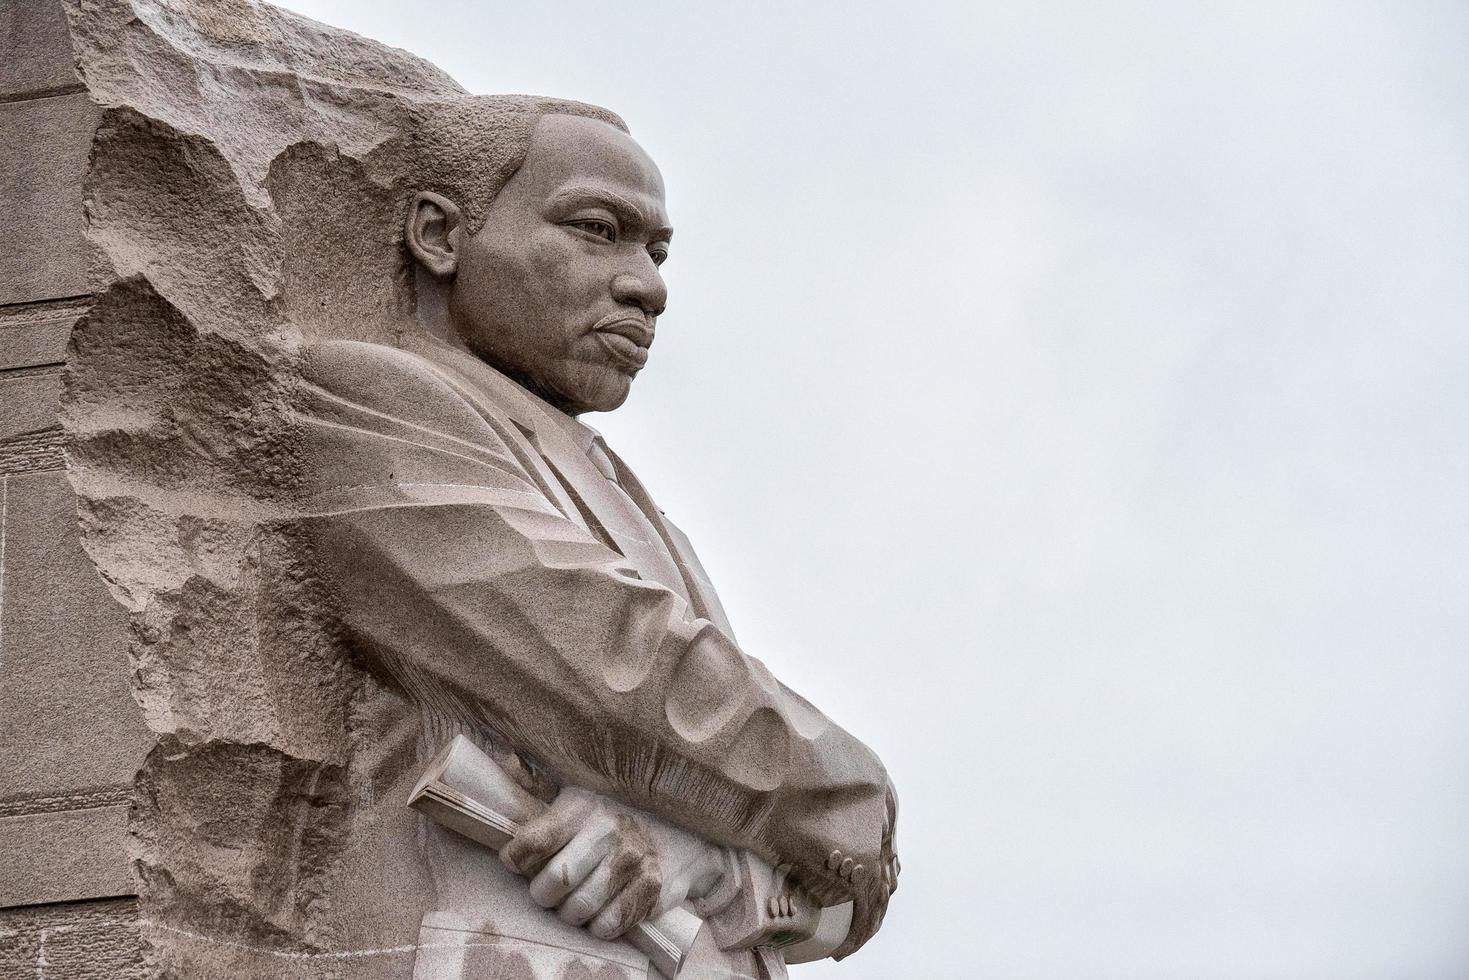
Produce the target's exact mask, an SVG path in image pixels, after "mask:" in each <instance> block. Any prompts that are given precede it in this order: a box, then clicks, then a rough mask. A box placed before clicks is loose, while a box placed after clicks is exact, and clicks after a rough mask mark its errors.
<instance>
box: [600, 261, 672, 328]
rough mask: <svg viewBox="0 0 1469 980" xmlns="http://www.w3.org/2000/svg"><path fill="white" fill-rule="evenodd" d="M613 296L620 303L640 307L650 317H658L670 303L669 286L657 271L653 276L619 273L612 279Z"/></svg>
mask: <svg viewBox="0 0 1469 980" xmlns="http://www.w3.org/2000/svg"><path fill="white" fill-rule="evenodd" d="M612 298H613V299H615V300H617V302H619V303H628V304H631V305H633V306H636V307H638V308H639V309H641V310H642V311H643V312H644V313H646V314H647V315H648V316H649V317H656V316H657V315H658V314H660V313H662V312H663V307H664V306H666V305H667V304H668V287H666V286H664V285H663V277H662V276H659V275H658V274H657V273H656V272H655V273H654V274H653V276H652V277H651V278H644V277H642V276H635V275H633V274H632V273H630V272H623V273H619V274H618V275H617V276H614V277H613V279H612Z"/></svg>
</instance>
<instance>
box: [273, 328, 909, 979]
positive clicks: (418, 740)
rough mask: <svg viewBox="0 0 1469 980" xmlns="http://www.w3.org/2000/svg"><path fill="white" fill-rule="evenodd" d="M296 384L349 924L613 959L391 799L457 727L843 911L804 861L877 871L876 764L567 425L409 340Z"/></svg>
mask: <svg viewBox="0 0 1469 980" xmlns="http://www.w3.org/2000/svg"><path fill="white" fill-rule="evenodd" d="M303 372H304V379H305V388H304V395H303V397H302V399H301V401H300V403H299V407H298V409H297V419H296V421H297V424H298V427H299V428H298V433H299V437H300V454H301V457H300V458H301V464H302V465H301V468H300V472H301V473H303V474H304V477H303V479H304V480H305V483H304V485H303V487H302V490H301V496H300V500H299V501H298V513H299V514H300V515H302V516H300V517H299V518H298V519H297V522H296V528H295V533H299V534H301V535H303V536H304V540H306V541H307V542H308V548H307V553H308V554H309V556H310V557H309V569H310V576H311V577H312V578H313V580H314V581H316V582H318V583H319V584H320V587H321V588H322V590H323V591H324V593H325V595H326V596H327V598H328V602H329V605H330V608H331V609H332V615H333V617H334V623H335V628H336V629H337V630H338V631H339V634H340V637H341V640H342V642H343V643H344V644H345V645H346V646H347V647H348V648H349V649H350V650H351V651H352V654H353V655H354V656H355V657H357V658H360V662H361V664H362V665H364V666H365V667H366V668H367V671H366V673H367V674H368V676H369V677H370V678H371V683H369V684H368V685H366V686H365V687H364V689H363V691H362V693H361V694H360V696H359V697H358V698H357V700H356V703H355V705H354V709H353V718H352V727H353V740H354V745H355V746H356V749H355V753H354V760H353V763H352V764H353V766H354V767H360V768H361V769H362V770H363V772H364V773H365V774H367V775H366V782H367V783H368V784H370V785H372V786H374V787H376V789H375V790H374V792H373V798H372V799H368V800H359V801H356V802H357V804H358V806H357V809H356V812H357V814H358V815H357V816H356V817H355V818H354V821H355V822H354V836H353V846H352V849H351V852H350V853H348V854H346V855H345V856H344V857H343V870H342V873H341V880H342V881H344V882H345V884H344V886H343V887H344V888H347V889H348V890H349V891H351V892H352V894H354V895H355V896H357V898H358V906H359V913H360V918H361V920H362V921H363V922H365V923H376V925H375V926H374V927H373V928H375V929H377V930H378V932H377V934H378V935H382V934H384V931H386V933H387V934H395V935H404V934H405V932H406V931H407V930H408V929H409V928H410V923H411V924H412V927H414V928H416V927H417V926H418V925H419V924H420V920H421V922H422V924H423V925H425V926H426V927H427V926H429V925H430V924H432V923H437V924H438V927H442V928H443V929H445V930H447V931H446V932H445V933H443V934H444V935H449V934H452V933H454V930H456V929H460V930H461V931H462V930H470V931H489V932H496V933H498V934H503V935H510V936H517V935H519V936H522V937H523V938H526V939H528V940H533V941H539V942H548V943H550V944H551V945H556V944H558V943H566V944H571V945H573V946H575V945H576V944H578V943H579V944H581V946H582V947H585V948H586V949H587V950H590V951H591V952H590V953H588V955H592V956H601V957H603V958H606V959H609V961H610V960H611V959H615V958H616V956H617V955H622V953H621V952H617V953H614V951H613V950H612V949H610V948H606V947H608V946H609V944H599V943H598V942H597V941H596V940H595V939H593V938H592V937H590V935H589V934H587V933H585V932H584V931H582V930H573V929H571V928H570V927H562V930H561V932H558V933H556V934H555V935H554V936H551V937H550V938H547V937H548V935H549V933H548V932H547V930H550V932H556V929H555V927H557V926H559V925H560V924H559V923H557V922H555V920H554V919H553V917H550V916H546V915H545V914H544V913H541V912H539V911H538V910H534V909H532V908H531V907H530V902H529V899H528V896H526V895H525V884H524V882H523V881H520V880H519V879H515V880H513V881H512V880H510V879H509V876H508V874H507V873H506V872H503V871H502V870H500V869H499V865H498V864H497V863H496V862H495V861H494V860H493V859H492V858H490V857H488V856H486V855H483V854H476V853H471V852H473V851H475V850H476V849H475V848H474V847H473V846H472V845H467V844H466V842H463V841H461V840H459V839H458V838H455V837H454V835H452V834H448V833H447V832H442V831H439V830H438V829H437V828H434V827H432V826H428V825H426V822H425V821H423V819H422V818H420V817H418V816H417V815H416V814H414V813H413V812H412V811H409V810H407V809H406V807H405V806H404V800H405V799H406V795H407V787H408V786H409V785H411V783H412V781H413V780H414V779H415V778H416V776H417V774H418V772H419V771H420V770H421V768H422V766H423V765H424V764H425V763H426V761H427V759H428V758H429V756H430V755H431V754H432V752H433V751H434V750H436V749H437V748H438V747H439V745H441V744H442V743H443V741H444V740H446V739H447V738H448V737H450V735H452V734H454V733H458V732H463V733H466V734H469V735H470V736H471V737H473V738H475V739H476V741H478V742H479V743H480V744H481V745H482V746H484V747H486V748H487V749H488V750H490V751H492V752H494V753H496V754H498V756H499V757H500V758H501V759H502V760H504V761H505V762H506V763H507V764H508V765H509V766H510V767H512V768H514V769H515V770H516V771H518V772H519V774H520V776H521V777H522V778H523V780H524V781H525V782H526V783H527V785H529V786H532V787H539V788H540V789H541V791H542V793H543V795H545V794H547V793H549V792H552V791H553V789H552V787H554V786H555V785H557V784H559V783H563V782H570V783H575V784H578V785H581V786H584V787H587V788H589V789H593V790H596V791H599V792H603V793H606V794H609V795H611V796H614V797H616V798H619V799H621V800H622V801H624V802H626V803H629V804H631V805H634V806H637V807H640V808H643V809H646V810H648V811H650V812H652V813H655V814H657V815H659V816H661V817H663V818H665V819H668V820H670V821H671V822H674V823H677V824H680V825H683V826H685V827H688V828H690V829H693V830H695V831H696V832H697V833H700V834H702V835H703V836H704V837H706V838H707V839H710V840H711V841H713V842H716V843H719V844H724V845H728V846H732V847H743V848H749V849H751V850H753V851H755V852H756V853H758V854H760V855H761V856H762V857H764V858H765V859H766V860H768V861H770V862H771V863H773V864H787V865H790V866H792V867H793V868H794V874H795V875H796V876H797V878H798V879H799V880H800V881H801V883H802V884H803V885H805V886H806V887H807V888H809V889H811V890H812V891H813V892H814V893H816V894H817V895H818V897H820V898H822V899H823V900H825V901H828V902H830V903H834V902H837V901H843V900H846V899H848V898H850V897H851V896H850V894H849V892H848V890H847V889H848V887H849V886H848V885H847V883H846V881H845V880H844V879H843V878H842V877H841V876H840V875H839V874H838V873H837V872H836V871H835V870H833V869H831V868H829V867H828V861H827V858H828V856H829V855H830V854H831V853H832V852H833V851H834V850H840V851H842V852H843V853H844V854H845V855H848V856H850V857H852V858H853V859H854V860H855V861H857V862H865V863H866V865H867V867H868V868H870V869H876V868H877V867H878V861H879V851H880V845H881V839H882V834H883V830H884V820H885V816H886V806H885V793H886V785H887V781H886V774H885V772H884V770H883V768H882V766H881V764H880V763H879V761H878V759H877V758H876V756H875V755H874V754H873V753H872V752H871V751H870V750H868V749H867V748H866V747H865V746H863V745H862V744H861V743H860V742H859V741H858V740H857V739H855V738H854V737H853V736H851V735H849V734H848V733H846V732H845V731H843V730H842V729H841V728H839V727H838V726H837V725H835V724H833V723H832V722H831V721H830V720H829V719H827V718H826V717H825V716H824V715H822V714H821V713H820V712H819V711H817V710H816V709H815V708H814V707H812V706H811V705H810V704H809V703H808V702H807V701H805V700H804V699H803V698H801V697H800V696H799V695H797V694H795V693H794V692H792V691H791V690H789V689H788V688H786V687H785V686H784V685H783V684H781V683H780V682H779V681H778V680H776V679H775V677H773V676H772V675H771V673H770V672H769V671H768V670H767V669H766V668H765V666H764V665H763V664H762V663H761V662H760V661H759V660H756V659H755V658H753V657H751V656H749V655H747V654H745V653H743V652H742V651H741V650H740V649H739V647H738V646H737V645H736V644H735V641H734V639H733V634H732V631H731V630H730V627H729V624H728V622H727V621H726V619H725V615H724V612H723V610H722V609H721V607H720V605H719V600H718V596H717V595H716V593H715V591H714V588H713V586H712V585H711V584H710V582H709V580H708V577H707V576H706V575H705V573H704V570H703V568H702V567H701V566H700V564H699V562H698V559H697V558H696V557H695V555H694V552H693V549H692V547H691V546H690V544H689V542H688V539H687V538H686V537H685V536H684V535H683V533H682V532H680V531H679V530H678V528H677V527H675V526H674V524H673V523H672V522H671V521H669V520H668V519H667V517H666V516H665V515H663V513H662V512H661V511H659V510H658V509H657V508H656V506H654V504H653V502H652V499H651V497H650V496H649V495H648V493H647V491H646V489H645V488H644V487H643V486H642V484H641V483H640V482H639V481H638V480H637V478H636V476H635V475H634V474H633V473H632V471H631V470H630V469H629V468H628V467H627V466H626V464H624V463H623V462H622V461H621V460H620V459H618V458H617V457H616V456H615V455H614V454H612V453H611V452H610V450H605V447H604V446H603V445H602V444H601V443H600V441H599V439H598V437H597V436H596V433H595V432H594V431H593V430H591V429H589V428H587V427H586V426H584V425H582V424H580V423H579V422H577V421H576V420H575V419H572V418H570V417H568V416H566V415H564V414H563V413H561V412H559V411H557V410H556V409H555V408H553V407H551V406H550V405H548V404H546V403H545V402H543V401H541V400H540V399H538V398H536V397H535V396H533V395H532V394H530V393H529V392H527V391H526V390H525V389H523V388H521V387H520V386H518V385H517V384H515V383H514V382H513V381H511V380H510V379H508V378H506V377H505V376H504V375H502V374H500V373H499V372H497V371H495V370H493V369H492V368H490V367H488V366H487V365H485V364H484V363H482V362H480V361H479V360H478V359H476V358H474V357H472V356H470V355H468V354H466V353H463V352H460V351H458V350H455V349H452V348H450V347H448V346H447V345H442V344H439V343H437V342H435V341H432V340H428V339H424V340H421V341H419V342H417V343H416V344H415V349H414V350H404V349H398V348H390V347H384V346H380V345H374V344H365V343H357V342H349V341H331V342H327V343H323V344H320V345H318V346H316V347H313V348H310V349H309V350H307V351H306V352H305V355H304V369H303ZM609 464H610V470H609ZM469 869H472V871H471V870H469ZM487 903H488V904H487ZM476 908H480V909H483V908H490V909H492V910H493V911H492V912H487V913H484V914H482V915H481V917H480V920H479V921H478V922H468V920H467V919H466V918H465V917H466V916H468V917H469V918H473V917H474V915H475V914H478V913H474V912H473V910H474V909H476ZM435 916H438V918H437V919H436V918H435ZM425 917H426V918H425ZM456 923H457V925H456ZM466 923H468V924H466ZM532 934H533V935H532ZM436 935H438V934H436ZM616 950H618V951H625V947H622V946H620V945H619V946H617V947H616ZM456 955H457V954H456ZM486 969H491V970H493V969H503V967H489V968H486ZM486 975H490V974H488V973H487V974H486Z"/></svg>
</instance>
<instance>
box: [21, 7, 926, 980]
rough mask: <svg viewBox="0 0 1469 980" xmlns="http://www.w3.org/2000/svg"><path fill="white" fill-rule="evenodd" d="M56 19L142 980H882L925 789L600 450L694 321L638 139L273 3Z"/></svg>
mask: <svg viewBox="0 0 1469 980" xmlns="http://www.w3.org/2000/svg"><path fill="white" fill-rule="evenodd" d="M37 2H41V0H37ZM58 2H61V0H58ZM61 9H62V14H63V15H64V18H65V19H64V22H63V21H62V20H61V19H60V17H58V19H57V23H58V24H62V26H63V28H64V30H65V32H66V34H67V35H69V40H70V44H71V45H72V48H73V52H74V58H75V61H74V69H75V72H76V76H75V77H76V81H75V82H74V83H71V84H73V91H76V90H78V89H84V96H85V101H86V104H87V105H88V106H89V107H90V108H89V109H88V111H89V112H90V113H91V114H92V115H91V116H89V117H88V118H89V119H90V120H91V121H90V122H89V123H88V125H89V126H93V127H94V128H93V129H90V130H89V134H90V144H89V146H90V148H89V151H88V153H89V156H88V157H87V159H88V160H89V163H88V164H87V174H86V177H85V181H84V183H83V185H82V203H83V206H84V209H85V244H84V245H80V246H78V247H81V248H84V249H85V250H86V261H87V263H88V269H89V271H88V273H87V274H88V276H89V278H88V280H87V284H88V288H87V295H86V298H85V301H74V302H77V303H80V304H81V305H80V306H79V307H78V309H79V311H80V316H79V319H77V320H76V322H75V325H74V326H73V327H72V328H71V332H70V339H69V345H68V347H67V348H66V353H65V368H64V371H61V372H60V373H59V379H60V380H59V383H60V385H61V395H60V402H59V404H60V417H61V425H62V429H63V431H64V447H65V468H66V474H67V477H68V479H69V481H70V485H71V487H72V489H73V490H74V491H75V493H76V496H77V511H76V512H77V514H78V515H79V517H80V540H81V544H82V547H83V548H84V550H85V553H86V555H87V557H88V558H89V559H90V560H91V562H92V563H94V564H95V568H96V570H97V571H98V572H100V575H101V578H102V580H104V581H105V583H106V588H107V590H108V591H109V592H110V594H111V597H112V599H113V600H115V602H116V603H119V604H120V605H121V607H122V609H123V610H125V614H126V621H127V622H126V629H125V631H123V632H122V633H121V634H120V635H119V641H118V642H119V649H121V648H122V647H123V646H125V647H126V654H125V655H123V654H121V653H119V656H118V661H117V670H118V672H119V674H121V675H126V676H128V677H129V680H130V684H131V693H132V698H133V701H134V702H135V703H136V706H137V707H136V709H135V710H136V711H137V713H138V714H139V717H140V719H141V723H142V724H141V726H139V728H140V730H142V729H146V735H145V736H144V737H143V739H142V743H141V745H140V751H139V756H138V757H139V759H140V760H141V761H140V762H139V764H138V768H137V769H136V771H135V775H134V776H133V778H132V779H131V792H130V796H129V797H128V799H127V807H128V810H127V824H126V840H125V845H124V846H125V851H126V859H127V867H128V869H129V875H130V881H131V886H132V888H133V889H135V895H136V899H135V904H134V905H132V906H130V908H132V909H133V910H134V911H133V912H132V913H130V916H131V917H129V918H127V920H126V922H125V923H124V925H125V926H126V928H127V929H128V930H130V932H129V934H130V935H135V936H136V943H137V948H138V954H137V958H136V961H135V962H133V963H132V965H131V966H130V967H129V969H131V970H134V971H135V972H136V975H139V976H166V977H187V978H193V977H298V976H299V977H312V978H315V977H342V978H359V977H367V978H374V977H383V978H388V977H394V978H398V977H401V978H420V980H428V978H451V977H453V978H507V980H510V978H514V980H531V978H535V980H540V978H544V980H593V978H595V980H623V978H629V980H630V978H634V977H637V978H642V977H665V978H668V980H675V978H678V980H692V978H700V980H726V978H728V980H732V978H775V977H783V976H786V975H787V973H786V971H787V968H788V964H795V963H801V962H807V961H810V960H814V959H820V958H825V957H829V956H831V957H836V958H838V959H842V958H845V957H846V956H848V955H849V954H852V953H854V952H856V951H857V950H859V949H860V948H861V947H862V946H863V945H864V944H865V943H866V942H867V941H869V940H870V939H871V938H872V937H873V935H874V934H875V933H876V932H877V930H878V928H879V926H880V925H881V923H882V921H883V916H884V913H885V911H886V908H887V905H888V901H889V897H890V895H891V894H892V892H893V890H894V889H895V887H896V882H897V873H898V861H897V856H896V853H895V850H894V830H895V822H896V814H897V800H896V796H895V793H894V789H893V785H892V783H891V782H890V780H889V777H888V774H887V773H886V771H885V770H884V768H883V765H882V763H881V762H880V761H879V760H878V758H877V757H876V756H875V755H874V754H873V753H872V752H871V751H870V750H869V749H867V748H866V747H865V746H864V745H863V744H862V743H861V742H860V741H859V740H858V739H857V738H856V737H855V736H854V735H852V734H849V733H848V732H846V731H844V730H843V729H842V728H841V727H839V726H838V725H837V724H836V723H834V722H833V721H832V720H830V719H829V718H827V717H826V716H825V715H824V714H822V712H821V710H820V709H819V707H817V705H818V704H819V702H820V694H821V692H820V691H810V692H805V693H806V694H807V695H809V696H810V698H811V700H807V698H805V697H802V696H801V695H799V694H797V693H795V692H794V691H792V690H790V689H788V688H787V687H785V686H784V685H783V684H782V683H781V682H780V681H779V680H778V679H777V678H776V677H774V676H773V675H772V674H771V672H770V671H769V670H768V669H767V668H766V667H765V666H764V665H763V664H762V663H761V661H760V660H759V659H757V656H758V651H750V650H745V649H743V648H742V647H740V646H739V645H738V643H737V642H736V640H735V638H734V632H733V630H732V629H731V626H730V624H729V622H728V621H727V620H726V617H725V614H724V611H723V610H722V609H721V607H720V603H719V598H718V595H717V594H716V591H715V588H714V585H713V584H712V583H711V582H710V581H709V579H708V577H707V576H706V574H705V572H704V570H703V568H702V567H701V566H700V563H699V560H698V558H697V557H696V556H695V553H694V550H693V547H692V546H691V544H690V542H689V540H688V539H687V538H686V537H685V536H684V534H683V533H682V532H681V531H680V530H679V528H678V527H677V526H676V524H675V523H674V521H673V520H672V519H671V518H670V517H669V516H668V515H666V514H665V513H664V512H663V511H662V510H660V509H659V507H658V505H657V503H656V497H655V496H654V489H655V488H649V487H646V486H645V485H644V484H643V483H642V482H641V481H640V480H639V479H638V477H637V476H636V474H635V472H634V470H633V468H632V466H631V465H630V463H629V462H628V461H626V460H624V459H622V458H621V457H620V456H619V455H618V454H617V452H616V451H615V447H612V446H609V445H608V444H607V443H606V442H604V440H603V439H602V438H601V436H599V435H598V433H597V431H596V430H595V429H594V428H592V427H591V426H590V425H589V424H588V421H587V420H588V417H589V416H591V415H592V414H594V413H598V412H609V411H613V410H615V409H616V408H618V407H619V406H620V405H621V404H622V403H623V402H624V400H625V399H626V398H627V397H628V395H629V391H630V389H631V387H632V385H633V382H634V381H635V379H636V378H637V376H638V375H639V373H640V372H642V371H644V370H656V366H650V363H651V365H656V358H655V359H654V361H653V362H650V349H651V348H652V347H653V343H654V339H655V337H656V331H657V324H658V320H659V316H660V314H661V313H662V312H663V310H664V308H665V306H666V304H667V303H668V302H669V297H668V295H667V290H666V287H665V285H664V281H663V279H662V277H661V275H660V271H659V267H660V265H662V263H663V262H664V261H665V260H667V259H668V258H669V255H670V242H671V238H672V230H671V216H670V214H669V213H668V211H667V208H666V206H665V198H664V184H663V178H662V176H661V175H660V173H659V170H658V168H657V166H656V165H655V164H654V162H653V161H652V160H651V159H650V158H649V156H648V154H647V153H646V152H645V151H644V150H643V148H641V147H640V146H639V144H638V143H637V142H636V141H635V140H634V138H633V137H632V136H631V135H630V134H629V132H628V129H627V127H626V126H625V125H624V123H623V122H622V121H621V120H620V119H619V118H618V117H617V116H616V115H614V114H613V113H611V112H609V111H607V110H604V109H600V108H596V107H593V106H589V105H584V104H580V103H576V102H570V101H562V100H557V99H549V98H539V97H528V96H477V95H469V94H467V93H465V92H464V91H463V90H462V89H461V88H460V87H459V86H458V85H457V84H456V83H455V82H453V81H452V80H451V79H450V78H448V77H447V76H445V75H444V74H443V73H441V72H440V71H438V70H437V69H436V68H434V67H433V66H431V65H429V64H427V63H425V62H423V61H421V60H419V59H417V58H414V57H412V56H410V55H407V54H405V53H403V52H400V51H396V50H392V49H388V48H385V47H383V46H381V45H378V44H375V43H373V42H370V41H367V40H365V39H363V38H360V37H357V36H355V35H351V34H348V33H346V32H342V31H337V30H334V29H331V28H328V27H325V26H322V25H319V24H315V23H312V22H310V21H308V20H305V19H303V18H299V17H296V16H294V15H291V14H288V13H285V12H283V11H280V10H278V9H275V8H272V7H270V6H267V5H265V4H261V3H257V2H253V0H64V2H62V3H61ZM505 26H506V29H513V25H510V24H507V25H505ZM37 261H40V259H38V260H37ZM70 724H71V729H70V730H74V731H75V730H79V729H81V728H85V727H86V726H87V719H86V718H85V717H77V718H73V719H72V721H71V723H70ZM84 734H85V736H86V737H84V738H80V739H79V741H78V744H79V745H81V746H86V745H87V744H89V742H102V741H105V740H107V739H109V738H111V737H112V736H111V735H110V733H109V732H108V731H93V732H88V733H84ZM81 751H86V750H85V749H82V750H81ZM56 929H57V930H60V931H55V930H53V931H54V935H53V942H55V941H59V940H58V939H57V938H56V937H60V936H62V935H63V934H64V929H65V927H56ZM42 938H43V941H44V936H43V937H42ZM39 955H40V956H41V958H42V961H44V958H45V956H46V955H48V954H46V953H45V951H44V950H43V951H42V952H41V953H40V954H39ZM53 955H54V954H53ZM42 965H44V962H42ZM89 975H90V974H89ZM97 975H101V974H100V973H99V974H97ZM112 975H117V974H115V973H114V974H112Z"/></svg>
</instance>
